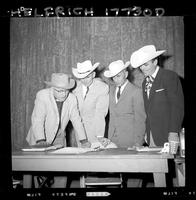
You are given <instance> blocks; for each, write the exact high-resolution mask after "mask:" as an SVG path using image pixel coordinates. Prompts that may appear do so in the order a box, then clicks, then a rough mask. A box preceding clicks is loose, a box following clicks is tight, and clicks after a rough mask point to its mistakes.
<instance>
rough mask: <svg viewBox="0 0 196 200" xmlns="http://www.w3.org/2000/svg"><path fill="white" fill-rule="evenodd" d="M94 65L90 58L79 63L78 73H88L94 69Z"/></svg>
mask: <svg viewBox="0 0 196 200" xmlns="http://www.w3.org/2000/svg"><path fill="white" fill-rule="evenodd" d="M92 67H93V65H92V63H91V61H90V60H86V61H84V62H82V63H77V70H78V73H86V72H88V71H90V70H91V69H92Z"/></svg>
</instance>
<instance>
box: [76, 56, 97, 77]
mask: <svg viewBox="0 0 196 200" xmlns="http://www.w3.org/2000/svg"><path fill="white" fill-rule="evenodd" d="M99 64H100V63H98V62H97V63H95V64H94V65H92V63H91V61H90V60H86V61H84V62H82V63H80V62H78V63H77V68H72V72H73V75H74V76H75V77H76V78H85V77H86V76H88V75H89V74H90V73H91V72H93V71H94V70H95V69H96V68H97V67H98V65H99Z"/></svg>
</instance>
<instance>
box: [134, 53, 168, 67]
mask: <svg viewBox="0 0 196 200" xmlns="http://www.w3.org/2000/svg"><path fill="white" fill-rule="evenodd" d="M165 51H166V50H161V51H156V52H155V53H154V54H153V55H151V56H148V57H146V58H145V59H143V60H141V61H140V62H138V63H137V64H134V65H133V64H131V66H132V67H133V68H138V67H140V66H141V65H143V64H144V63H146V62H148V61H150V60H152V59H154V58H156V57H158V56H160V55H161V54H163V53H164V52H165Z"/></svg>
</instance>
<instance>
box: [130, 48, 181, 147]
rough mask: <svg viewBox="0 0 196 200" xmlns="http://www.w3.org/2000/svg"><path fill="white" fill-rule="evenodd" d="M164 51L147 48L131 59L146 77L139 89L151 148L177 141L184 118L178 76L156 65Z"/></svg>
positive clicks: (136, 53) (135, 53) (134, 66)
mask: <svg viewBox="0 0 196 200" xmlns="http://www.w3.org/2000/svg"><path fill="white" fill-rule="evenodd" d="M164 52H165V50H161V51H156V48H155V46H154V45H147V46H144V47H142V48H140V49H139V50H137V51H135V52H133V53H132V55H131V58H130V62H131V65H132V67H133V68H137V67H139V68H140V69H141V71H142V72H143V73H144V75H145V77H146V78H145V79H144V81H143V83H142V88H143V98H144V104H145V111H146V114H147V119H146V132H147V143H148V145H150V146H163V145H164V143H165V142H167V141H168V140H169V141H179V136H178V133H179V131H180V129H181V125H182V120H183V117H184V95H183V91H182V86H181V83H180V80H179V77H178V75H177V74H176V73H175V72H173V71H170V70H166V69H163V68H160V67H159V66H158V60H157V57H158V56H160V55H161V54H163V53H164Z"/></svg>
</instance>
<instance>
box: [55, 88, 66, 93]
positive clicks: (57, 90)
mask: <svg viewBox="0 0 196 200" xmlns="http://www.w3.org/2000/svg"><path fill="white" fill-rule="evenodd" d="M53 89H54V91H55V92H58V93H65V92H67V90H66V89H57V88H53Z"/></svg>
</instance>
